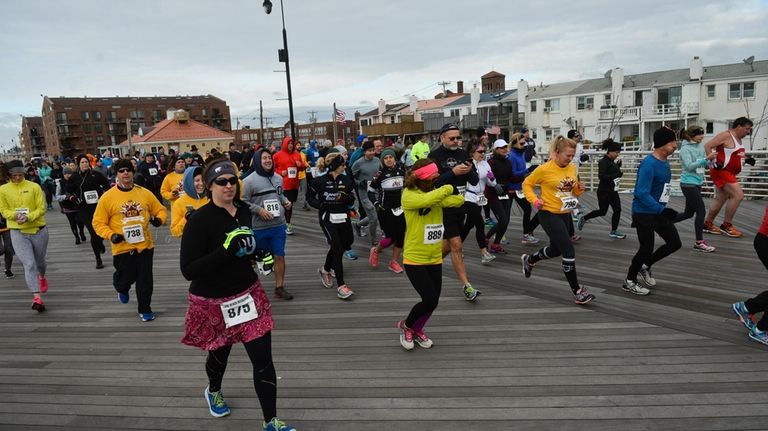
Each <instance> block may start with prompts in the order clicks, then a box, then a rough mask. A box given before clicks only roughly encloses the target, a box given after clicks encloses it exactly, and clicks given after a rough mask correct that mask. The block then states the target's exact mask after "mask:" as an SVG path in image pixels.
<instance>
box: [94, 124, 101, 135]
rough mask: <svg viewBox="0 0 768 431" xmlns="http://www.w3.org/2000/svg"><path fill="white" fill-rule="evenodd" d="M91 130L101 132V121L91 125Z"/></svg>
mask: <svg viewBox="0 0 768 431" xmlns="http://www.w3.org/2000/svg"><path fill="white" fill-rule="evenodd" d="M93 131H94V132H96V133H101V123H96V124H94V125H93Z"/></svg>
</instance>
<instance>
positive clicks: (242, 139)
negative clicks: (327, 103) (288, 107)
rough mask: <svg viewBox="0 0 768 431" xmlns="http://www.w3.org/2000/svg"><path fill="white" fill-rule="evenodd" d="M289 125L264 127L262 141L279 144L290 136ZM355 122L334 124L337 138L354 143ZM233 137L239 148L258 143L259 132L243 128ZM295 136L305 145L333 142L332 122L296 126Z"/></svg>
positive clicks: (355, 133)
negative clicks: (324, 141)
mask: <svg viewBox="0 0 768 431" xmlns="http://www.w3.org/2000/svg"><path fill="white" fill-rule="evenodd" d="M290 130H291V124H290V123H285V124H284V125H283V127H265V128H264V141H265V142H267V143H268V144H273V143H276V144H279V143H281V142H282V140H283V137H285V136H288V135H289V134H290ZM358 130H359V129H358V126H357V122H356V121H354V120H347V121H345V122H344V123H343V124H342V123H336V134H337V138H341V139H344V140H345V141H346V142H351V141H354V139H355V138H356V137H357V135H358V133H359V132H358ZM232 133H233V134H234V135H235V144H236V145H238V146H241V145H242V144H246V143H248V142H256V143H260V135H261V134H260V130H259V129H249V128H243V129H240V130H235V131H233V132H232ZM296 134H297V135H298V139H299V142H301V143H307V142H309V141H311V140H312V139H315V140H317V141H322V140H325V139H328V140H331V141H332V140H333V121H323V122H315V123H307V124H296Z"/></svg>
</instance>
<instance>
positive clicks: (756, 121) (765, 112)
mask: <svg viewBox="0 0 768 431" xmlns="http://www.w3.org/2000/svg"><path fill="white" fill-rule="evenodd" d="M744 111H745V113H746V117H747V118H749V119H750V120H752V123H753V125H752V136H751V137H750V138H749V143H750V146H751V147H752V148H750V150H756V149H757V148H755V139H756V138H757V137H758V136H759V135H758V133H759V132H760V128H761V126H763V125H764V124H766V123H768V98H766V99H765V103H764V104H763V109H762V112H760V115H759V116H756V117H754V118H753V117H752V115H751V114H750V108H749V100H747V99H746V98H744ZM766 149H768V148H766Z"/></svg>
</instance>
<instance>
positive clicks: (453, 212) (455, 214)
mask: <svg viewBox="0 0 768 431" xmlns="http://www.w3.org/2000/svg"><path fill="white" fill-rule="evenodd" d="M440 143H441V145H440V146H439V147H437V148H436V149H435V150H434V151H432V152H431V153H429V158H430V159H431V160H434V161H435V163H436V164H437V167H438V169H439V170H440V177H438V179H437V184H438V185H441V186H442V185H445V184H451V185H453V186H455V187H456V189H457V190H458V191H459V194H461V195H462V196H463V195H464V191H465V190H466V186H467V183H469V184H471V185H476V184H477V183H478V182H480V178H478V176H477V170H476V169H475V166H474V165H473V164H472V159H471V158H470V157H469V154H468V153H467V152H466V151H465V150H464V149H462V148H459V147H460V146H461V132H460V131H459V128H458V127H456V126H455V125H454V124H450V123H449V124H446V125H444V126H443V127H442V129H440ZM414 166H415V165H414ZM463 228H464V209H463V208H446V209H445V210H444V211H443V240H444V241H443V257H445V256H447V255H448V253H450V254H451V263H452V264H453V269H454V271H456V275H457V276H458V278H459V281H460V282H461V284H462V287H463V290H464V297H465V298H466V300H467V301H474V300H475V299H477V295H479V294H480V291H479V290H477V289H475V288H474V287H473V286H472V284H471V283H470V282H469V278H468V277H467V269H466V267H465V266H464V253H463V252H462V242H461V230H462V229H463Z"/></svg>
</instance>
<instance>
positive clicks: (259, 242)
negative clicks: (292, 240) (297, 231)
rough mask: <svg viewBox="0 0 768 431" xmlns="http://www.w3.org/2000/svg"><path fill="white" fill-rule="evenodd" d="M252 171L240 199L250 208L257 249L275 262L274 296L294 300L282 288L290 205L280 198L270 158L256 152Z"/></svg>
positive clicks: (280, 183) (278, 178) (278, 181)
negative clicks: (270, 254) (286, 218)
mask: <svg viewBox="0 0 768 431" xmlns="http://www.w3.org/2000/svg"><path fill="white" fill-rule="evenodd" d="M252 167H253V172H252V173H251V175H248V176H247V177H245V179H244V180H243V199H244V200H245V202H246V203H248V204H249V205H250V209H251V213H252V221H251V226H253V235H254V237H255V238H256V247H257V248H259V249H263V250H268V251H269V252H270V253H272V256H273V257H274V260H275V297H277V298H280V299H285V300H288V301H289V300H291V299H293V295H291V294H290V293H289V292H288V291H287V290H286V289H285V240H286V236H285V235H286V225H285V212H286V211H287V210H288V209H290V208H291V206H292V205H293V204H292V203H291V201H290V200H288V198H287V197H285V196H284V195H283V179H282V177H281V176H280V175H277V174H276V173H275V169H274V165H273V162H272V155H271V154H269V152H268V151H265V150H259V151H257V152H256V154H255V155H254V160H253V163H252Z"/></svg>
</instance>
